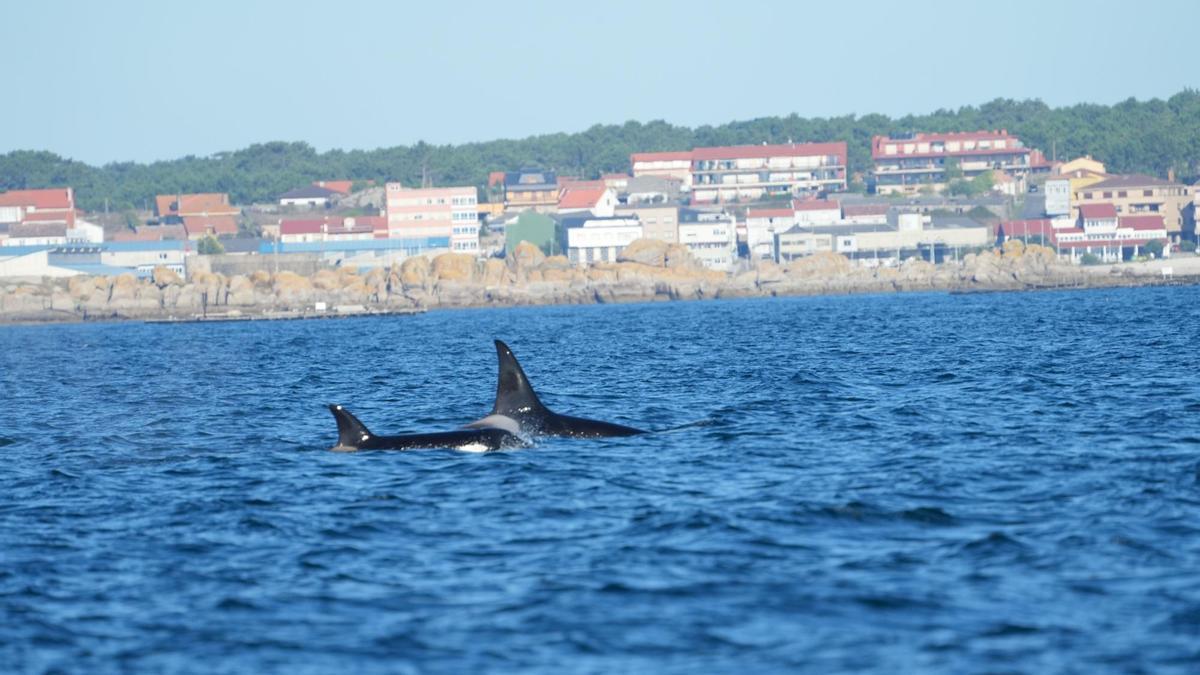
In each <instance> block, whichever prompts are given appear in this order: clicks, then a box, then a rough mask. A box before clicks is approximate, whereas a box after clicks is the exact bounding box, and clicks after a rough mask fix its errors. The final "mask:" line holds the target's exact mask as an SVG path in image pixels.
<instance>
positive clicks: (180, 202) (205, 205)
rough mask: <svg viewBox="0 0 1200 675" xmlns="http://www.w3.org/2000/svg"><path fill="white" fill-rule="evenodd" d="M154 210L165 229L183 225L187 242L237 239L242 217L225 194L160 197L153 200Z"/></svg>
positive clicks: (211, 193)
mask: <svg viewBox="0 0 1200 675" xmlns="http://www.w3.org/2000/svg"><path fill="white" fill-rule="evenodd" d="M154 209H155V215H156V216H158V221H159V222H160V223H162V224H163V225H183V227H184V229H185V230H187V235H188V239H201V238H203V237H207V236H213V237H220V236H234V235H236V234H237V231H238V226H237V218H238V215H239V214H240V213H241V211H240V210H238V208H237V207H235V206H233V205H232V204H230V203H229V195H228V194H225V193H223V192H203V193H197V194H186V195H185V194H175V195H158V196H156V197H155V198H154Z"/></svg>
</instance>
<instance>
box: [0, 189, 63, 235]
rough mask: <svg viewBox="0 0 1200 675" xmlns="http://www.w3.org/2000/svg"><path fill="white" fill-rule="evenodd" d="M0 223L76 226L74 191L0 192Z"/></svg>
mask: <svg viewBox="0 0 1200 675" xmlns="http://www.w3.org/2000/svg"><path fill="white" fill-rule="evenodd" d="M0 223H5V224H8V225H10V226H11V225H15V224H18V223H43V224H48V225H49V224H61V225H64V226H65V227H66V228H73V227H75V191H74V190H72V189H71V188H69V187H66V188H48V189H44V190H10V191H8V192H0Z"/></svg>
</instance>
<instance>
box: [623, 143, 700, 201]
mask: <svg viewBox="0 0 1200 675" xmlns="http://www.w3.org/2000/svg"><path fill="white" fill-rule="evenodd" d="M629 162H630V164H631V165H632V166H633V175H634V177H641V176H656V177H659V178H670V179H674V180H677V181H679V182H680V186H681V189H682V190H683V191H685V192H686V191H688V190H690V189H691V187H692V152H691V151H690V150H684V151H683V152H635V153H633V154H632V155H630V157H629Z"/></svg>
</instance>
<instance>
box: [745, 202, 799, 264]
mask: <svg viewBox="0 0 1200 675" xmlns="http://www.w3.org/2000/svg"><path fill="white" fill-rule="evenodd" d="M795 225H796V212H795V210H793V209H791V208H774V209H750V210H748V211H746V250H747V254H748V255H749V256H750V259H751V260H761V259H764V258H768V259H770V258H774V257H775V235H776V234H779V233H782V232H786V231H788V230H790V229H792V227H793V226H795Z"/></svg>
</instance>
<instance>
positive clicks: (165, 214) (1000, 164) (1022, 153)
mask: <svg viewBox="0 0 1200 675" xmlns="http://www.w3.org/2000/svg"><path fill="white" fill-rule="evenodd" d="M848 156H849V153H848V152H847V144H846V143H844V142H831V143H801V142H788V143H784V144H765V143H764V144H760V145H743V146H726V147H698V148H693V149H691V150H688V151H672V152H638V153H634V154H632V155H631V156H630V157H629V170H628V171H627V172H626V173H606V174H602V175H599V176H591V177H586V176H585V177H580V176H567V175H562V174H561V173H559V172H557V171H555V170H554V169H553V168H547V167H504V168H502V169H498V170H496V171H493V172H491V173H490V174H489V175H488V178H487V183H486V185H481V186H461V185H460V186H435V185H430V184H425V185H404V184H401V183H398V182H387V183H384V184H375V183H374V182H373V181H363V180H356V179H354V178H353V177H338V178H337V179H332V178H331V179H330V180H319V181H314V182H312V183H311V184H307V185H297V186H295V188H294V189H292V190H289V191H288V192H285V193H283V194H280V195H278V199H277V200H276V201H274V202H272V203H260V204H234V203H231V201H230V198H229V196H228V195H227V194H223V193H184V192H179V193H176V194H160V195H156V196H155V197H154V200H153V206H152V209H149V210H147V211H146V212H144V213H141V214H139V215H138V218H137V219H136V221H134V222H131V221H130V219H128V218H127V219H125V220H124V221H119V220H114V219H113V218H111V217H109V216H107V215H106V214H103V213H87V212H84V211H82V210H80V209H78V208H77V207H76V205H75V193H74V191H73V189H72V187H71V186H57V187H51V188H43V189H26V190H11V191H8V192H4V193H0V277H7V278H22V279H36V278H43V279H44V278H62V277H76V276H108V277H116V276H119V275H133V276H134V277H136V278H139V279H149V278H151V277H152V276H153V275H154V274H155V273H156V270H159V269H160V268H161V269H163V270H167V271H169V272H171V273H173V274H174V275H177V276H178V278H180V279H181V280H183V279H187V278H189V277H190V276H191V275H194V274H196V273H197V272H198V271H202V272H204V273H211V272H221V273H225V274H233V273H241V274H250V273H253V272H265V273H278V272H279V271H281V270H286V271H292V272H296V273H298V274H301V275H306V276H311V275H312V274H314V273H316V272H318V271H320V270H322V269H332V270H355V271H357V272H359V273H362V274H367V273H369V272H370V271H371V270H388V269H392V268H395V267H397V266H399V265H401V264H403V263H404V262H405V261H408V260H410V259H413V258H417V257H421V258H425V259H427V260H433V259H435V258H437V257H439V256H443V255H446V254H453V255H454V256H456V257H459V258H461V259H463V260H474V261H477V263H478V264H480V265H482V264H483V263H484V262H485V261H487V260H492V259H506V258H509V259H511V257H512V256H513V255H514V252H515V251H516V250H517V249H518V247H520V246H525V247H526V248H529V249H536V250H537V251H538V252H540V254H541V255H542V256H543V257H545V256H549V257H550V259H551V260H562V261H563V263H562V264H563V265H565V266H568V267H571V268H575V269H579V270H586V269H588V268H591V267H596V266H603V265H606V264H612V263H616V262H618V261H621V260H629V259H631V258H629V257H628V256H626V251H627V250H628V249H630V247H631V246H633V245H634V244H635V242H640V244H639V245H643V246H644V244H645V242H647V241H648V242H656V243H658V244H660V245H667V246H673V247H675V249H674V250H678V251H686V252H687V254H688V255H689V256H690V258H691V261H690V264H693V265H696V266H698V267H701V268H703V270H705V271H706V272H710V273H712V274H716V275H726V276H732V275H737V274H739V273H745V272H746V271H749V270H754V269H756V268H758V267H760V266H761V265H762V264H764V263H775V264H786V263H790V262H795V261H802V260H804V259H805V258H810V257H813V256H823V257H826V258H827V257H828V256H830V255H834V256H838V257H839V259H844V260H845V261H846V263H847V264H848V265H849V266H850V267H852V268H856V269H861V270H872V269H876V270H885V269H890V268H899V267H901V266H903V265H904V264H906V262H907V261H910V260H920V261H922V262H924V263H928V264H930V265H933V266H939V265H944V264H946V263H960V262H961V261H962V260H964V259H965V258H966V256H968V255H973V254H978V253H981V252H984V251H988V250H992V249H994V248H997V247H1002V246H1003V245H1004V244H1005V243H1006V242H1007V241H1011V240H1018V241H1020V242H1021V243H1022V244H1023V245H1038V246H1040V247H1044V248H1045V249H1047V250H1050V251H1053V257H1054V258H1055V260H1054V262H1055V264H1063V265H1074V266H1086V265H1096V264H1118V263H1125V262H1128V263H1132V262H1137V261H1147V260H1161V259H1163V258H1169V257H1170V256H1172V255H1174V256H1183V257H1188V256H1191V255H1193V252H1194V251H1195V240H1196V225H1195V223H1196V215H1197V207H1198V201H1200V187H1198V186H1200V184H1197V185H1192V186H1189V185H1186V184H1183V183H1180V182H1178V181H1176V180H1175V179H1174V176H1171V175H1168V176H1165V177H1156V176H1148V175H1138V174H1133V175H1115V174H1110V173H1108V172H1107V171H1106V168H1105V165H1104V163H1103V161H1102V159H1103V158H1094V157H1090V156H1084V157H1078V158H1074V159H1070V160H1066V161H1059V160H1057V159H1054V158H1048V157H1046V155H1045V154H1044V153H1043V152H1042V151H1040V150H1039V149H1036V148H1029V147H1027V146H1026V145H1025V144H1024V143H1023V142H1022V141H1021V139H1020V138H1018V137H1017V136H1015V135H1013V134H1010V133H1009V132H1008V131H1007V130H1005V129H997V130H982V131H980V130H976V131H967V132H954V133H924V132H917V133H911V134H906V135H903V136H896V137H887V136H876V137H874V138H873V139H872V140H871V158H872V161H873V164H872V165H871V166H869V167H854V166H850V165H849V162H848ZM428 182H429V181H426V183H428ZM852 187H853V188H855V189H852ZM634 248H636V247H634Z"/></svg>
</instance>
